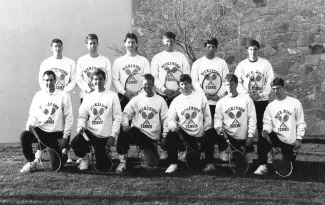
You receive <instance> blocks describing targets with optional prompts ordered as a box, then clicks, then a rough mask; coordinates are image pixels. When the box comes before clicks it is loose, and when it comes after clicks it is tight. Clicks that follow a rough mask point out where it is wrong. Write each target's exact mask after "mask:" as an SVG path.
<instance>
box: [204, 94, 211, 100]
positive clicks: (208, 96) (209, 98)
mask: <svg viewBox="0 0 325 205" xmlns="http://www.w3.org/2000/svg"><path fill="white" fill-rule="evenodd" d="M204 94H205V97H206V98H207V99H208V100H211V99H212V96H211V95H210V94H209V93H204Z"/></svg>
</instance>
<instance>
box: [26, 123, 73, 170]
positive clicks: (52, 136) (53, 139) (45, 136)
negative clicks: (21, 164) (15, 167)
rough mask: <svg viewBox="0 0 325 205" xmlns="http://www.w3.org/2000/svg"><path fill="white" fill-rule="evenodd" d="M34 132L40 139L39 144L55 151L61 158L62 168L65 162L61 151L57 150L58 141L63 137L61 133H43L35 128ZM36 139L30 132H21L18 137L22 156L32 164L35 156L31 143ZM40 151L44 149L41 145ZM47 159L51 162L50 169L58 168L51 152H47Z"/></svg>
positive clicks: (35, 141)
mask: <svg viewBox="0 0 325 205" xmlns="http://www.w3.org/2000/svg"><path fill="white" fill-rule="evenodd" d="M34 129H35V132H36V133H37V135H38V137H39V138H40V140H41V142H42V143H43V144H45V145H46V146H48V147H50V148H52V149H53V150H55V151H56V152H57V153H58V154H59V156H60V158H61V165H62V166H63V165H64V164H65V162H66V160H67V159H66V158H64V159H63V158H62V150H60V149H59V147H60V142H59V140H60V139H62V137H63V132H45V131H43V130H42V129H40V128H38V127H35V128H34ZM37 142H38V141H37V139H36V138H35V136H34V134H33V133H32V132H30V131H26V130H25V131H23V132H22V133H21V135H20V144H21V147H22V149H23V154H24V156H25V158H26V160H27V162H32V161H34V159H35V154H34V153H33V147H32V144H33V143H37ZM39 149H40V150H42V149H44V146H43V145H41V147H39ZM49 155H50V156H49V157H50V160H51V167H52V168H53V169H56V168H57V167H58V160H59V159H57V158H56V157H55V156H56V155H54V153H53V152H51V151H49Z"/></svg>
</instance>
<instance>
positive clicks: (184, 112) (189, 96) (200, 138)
mask: <svg viewBox="0 0 325 205" xmlns="http://www.w3.org/2000/svg"><path fill="white" fill-rule="evenodd" d="M179 84H180V88H181V91H182V94H181V95H179V96H177V97H176V98H175V99H174V100H173V102H172V103H171V105H170V108H169V112H168V128H169V130H170V131H169V132H168V134H167V136H163V144H165V147H164V148H165V149H167V154H168V160H169V162H170V166H169V167H168V168H167V170H166V171H165V172H166V173H172V172H174V171H176V170H177V167H178V166H177V152H178V150H180V149H183V146H182V145H183V143H182V141H181V139H180V138H179V137H178V134H177V133H176V132H177V131H178V132H180V133H181V134H182V136H183V138H184V140H185V141H186V142H187V143H188V145H189V146H190V147H192V148H193V149H196V150H198V146H197V143H198V142H200V143H203V147H204V148H208V149H205V161H206V167H205V168H204V171H211V170H213V168H214V166H212V165H213V164H212V163H213V161H214V158H213V151H212V150H214V149H213V145H214V143H213V144H212V143H211V142H217V143H218V146H219V150H220V152H221V155H225V154H226V152H225V151H226V148H227V146H228V145H227V143H226V141H225V139H224V138H223V137H220V136H218V135H217V134H216V130H215V129H213V126H212V119H211V113H210V108H209V106H208V102H207V99H206V97H205V96H203V95H202V94H200V93H198V92H193V91H192V79H191V77H190V76H189V75H188V74H184V75H181V76H180V78H179ZM211 147H212V150H211Z"/></svg>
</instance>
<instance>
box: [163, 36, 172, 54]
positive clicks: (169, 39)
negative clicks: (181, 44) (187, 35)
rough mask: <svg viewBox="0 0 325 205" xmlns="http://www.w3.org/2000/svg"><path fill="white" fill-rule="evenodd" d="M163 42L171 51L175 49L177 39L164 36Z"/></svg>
mask: <svg viewBox="0 0 325 205" xmlns="http://www.w3.org/2000/svg"><path fill="white" fill-rule="evenodd" d="M163 43H164V45H165V46H166V49H167V50H170V51H172V50H174V47H175V40H174V39H172V38H167V37H164V38H163Z"/></svg>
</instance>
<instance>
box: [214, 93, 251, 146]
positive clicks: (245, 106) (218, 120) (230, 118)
mask: <svg viewBox="0 0 325 205" xmlns="http://www.w3.org/2000/svg"><path fill="white" fill-rule="evenodd" d="M214 127H215V128H216V129H217V128H218V127H222V128H224V129H225V131H226V132H227V134H229V135H230V136H231V137H233V138H235V139H241V140H244V139H247V137H251V138H252V137H254V134H255V130H256V111H255V106H254V103H253V101H252V99H251V98H250V97H249V96H248V95H246V94H239V95H237V96H236V97H230V96H229V95H227V96H225V97H224V98H221V99H220V100H219V101H218V102H217V105H216V111H215V114H214Z"/></svg>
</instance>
